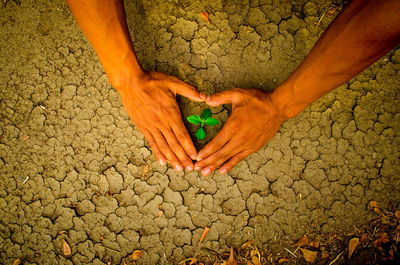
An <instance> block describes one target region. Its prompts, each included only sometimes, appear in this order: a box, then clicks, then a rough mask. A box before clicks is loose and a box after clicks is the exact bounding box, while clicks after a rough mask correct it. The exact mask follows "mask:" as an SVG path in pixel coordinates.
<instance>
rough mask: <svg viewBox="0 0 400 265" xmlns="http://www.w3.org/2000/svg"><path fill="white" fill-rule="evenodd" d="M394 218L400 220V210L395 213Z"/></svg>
mask: <svg viewBox="0 0 400 265" xmlns="http://www.w3.org/2000/svg"><path fill="white" fill-rule="evenodd" d="M394 216H396V217H397V218H400V210H397V211H395V212H394Z"/></svg>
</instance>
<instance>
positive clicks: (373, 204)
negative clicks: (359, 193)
mask: <svg viewBox="0 0 400 265" xmlns="http://www.w3.org/2000/svg"><path fill="white" fill-rule="evenodd" d="M369 207H371V208H379V205H378V202H377V201H370V202H369Z"/></svg>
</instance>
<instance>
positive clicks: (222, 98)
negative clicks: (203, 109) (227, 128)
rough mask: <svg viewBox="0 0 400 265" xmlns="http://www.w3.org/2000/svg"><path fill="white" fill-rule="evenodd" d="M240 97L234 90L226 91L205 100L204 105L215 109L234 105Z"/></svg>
mask: <svg viewBox="0 0 400 265" xmlns="http://www.w3.org/2000/svg"><path fill="white" fill-rule="evenodd" d="M239 97H240V92H238V91H235V90H228V91H224V92H220V93H216V94H214V95H211V96H208V97H207V98H206V103H207V104H208V105H210V106H211V107H216V106H219V105H221V104H235V103H236V102H237V100H238V99H239Z"/></svg>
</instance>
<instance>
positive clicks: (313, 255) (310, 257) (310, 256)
mask: <svg viewBox="0 0 400 265" xmlns="http://www.w3.org/2000/svg"><path fill="white" fill-rule="evenodd" d="M300 250H301V252H303V258H304V259H305V260H306V261H308V262H315V260H316V259H317V255H318V252H317V251H311V250H308V249H305V248H300Z"/></svg>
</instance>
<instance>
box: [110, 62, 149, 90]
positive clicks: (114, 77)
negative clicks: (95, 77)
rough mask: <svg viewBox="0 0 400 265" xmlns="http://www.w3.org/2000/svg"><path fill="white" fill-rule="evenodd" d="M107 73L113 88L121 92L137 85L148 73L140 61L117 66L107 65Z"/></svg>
mask: <svg viewBox="0 0 400 265" xmlns="http://www.w3.org/2000/svg"><path fill="white" fill-rule="evenodd" d="M105 68H106V73H107V77H108V80H109V82H110V84H111V86H112V87H113V88H115V89H116V90H117V91H118V92H119V93H126V92H127V89H130V88H132V87H135V84H136V83H140V80H143V79H144V78H145V77H146V76H147V74H146V72H145V71H144V70H143V69H142V68H141V66H140V65H139V64H138V63H135V62H131V63H125V64H120V65H118V66H117V67H112V66H111V67H108V69H109V70H108V71H107V67H105Z"/></svg>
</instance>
